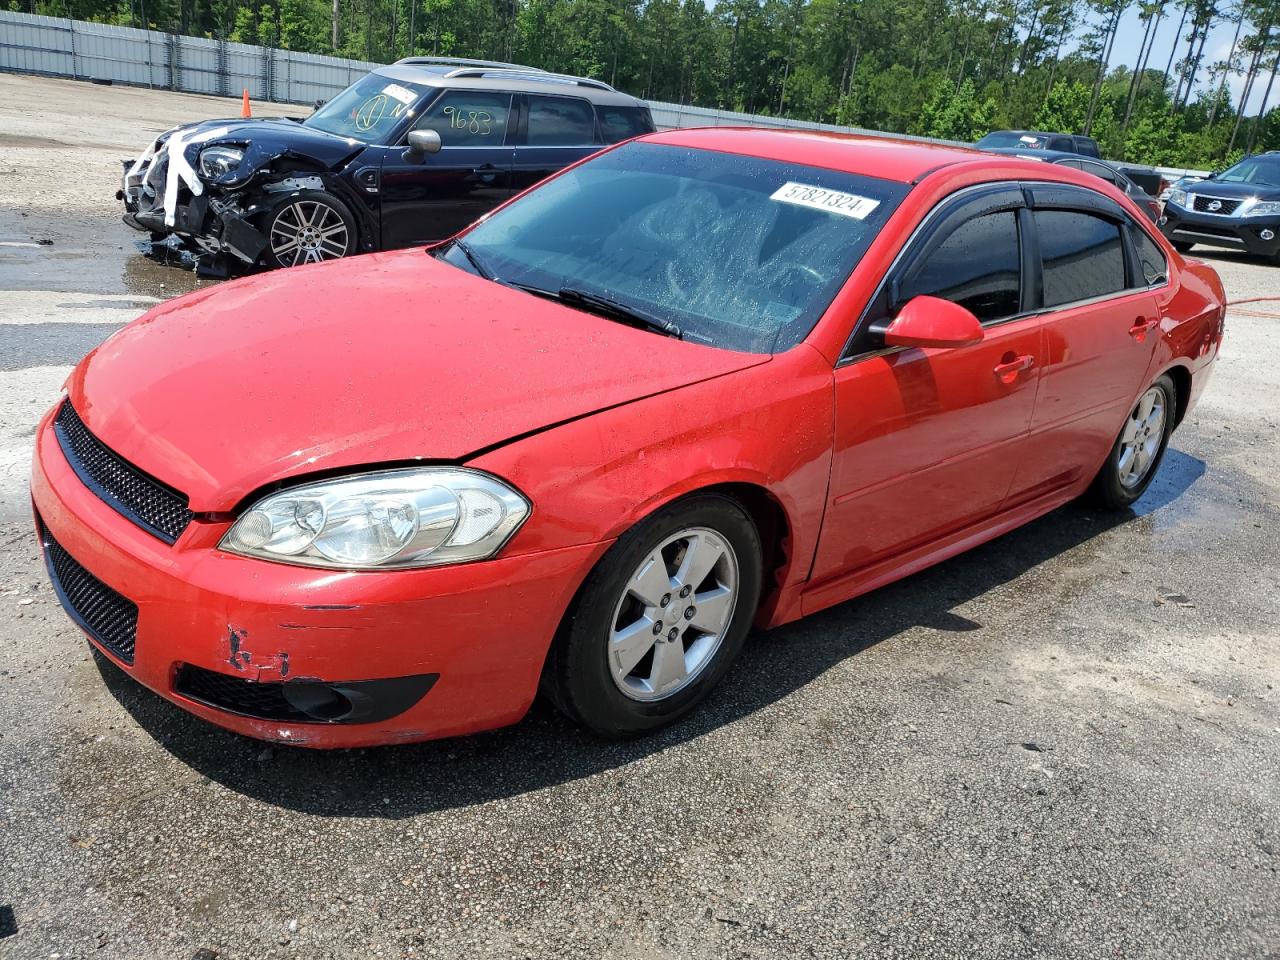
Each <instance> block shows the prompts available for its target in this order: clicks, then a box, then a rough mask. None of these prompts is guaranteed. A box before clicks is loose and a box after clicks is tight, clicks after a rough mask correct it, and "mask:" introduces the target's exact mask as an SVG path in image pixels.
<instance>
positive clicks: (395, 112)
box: [302, 73, 429, 143]
mask: <svg viewBox="0 0 1280 960" xmlns="http://www.w3.org/2000/svg"><path fill="white" fill-rule="evenodd" d="M428 89H429V88H427V87H422V86H419V85H418V84H416V83H408V82H407V81H404V80H392V79H391V78H390V77H384V76H381V75H379V74H377V73H371V74H369V75H368V76H367V77H364V78H362V79H360V80H357V81H356V82H355V83H353V84H352V85H351V86H349V87H347V89H345V90H343V91H342V92H341V93H340V94H338V95H337V96H336V97H334V98H333V99H332V100H330V101H329V102H328V103H326V104H325V105H324V106H323V107H321V108H320V109H319V110H317V111H316V112H315V113H313V114H312V115H311V116H309V117H307V119H306V120H303V121H302V123H303V126H307V127H315V128H316V129H317V130H323V131H325V132H326V133H336V134H337V135H338V136H340V137H351V138H353V139H356V140H363V141H364V142H365V143H385V142H386V138H387V136H388V134H390V133H391V131H392V130H393V129H394V128H395V126H396V124H398V123H399V122H400V120H401V119H402V118H404V117H405V116H412V115H413V113H414V107H415V105H417V104H418V103H419V102H421V100H422V98H423V96H425V95H426V93H427V90H428Z"/></svg>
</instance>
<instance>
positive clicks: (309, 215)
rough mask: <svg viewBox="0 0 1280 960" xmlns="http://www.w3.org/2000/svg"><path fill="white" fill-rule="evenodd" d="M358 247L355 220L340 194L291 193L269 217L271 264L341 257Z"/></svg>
mask: <svg viewBox="0 0 1280 960" xmlns="http://www.w3.org/2000/svg"><path fill="white" fill-rule="evenodd" d="M355 250H356V221H355V218H354V217H352V216H351V212H350V211H349V210H348V209H347V206H346V204H344V203H343V202H342V201H341V200H339V199H338V198H337V197H335V196H333V195H332V194H329V193H325V192H324V191H323V190H304V191H302V192H301V193H297V194H294V195H293V196H290V197H289V198H288V199H287V200H285V201H283V202H282V203H281V204H280V205H279V206H277V207H276V208H275V209H274V210H272V211H271V214H270V215H269V217H268V218H267V249H266V250H265V251H264V254H263V256H264V259H265V260H266V263H267V266H269V267H296V266H299V265H301V264H304V263H320V262H321V261H323V260H340V259H341V258H343V257H346V256H349V255H350V254H352V253H354V252H355Z"/></svg>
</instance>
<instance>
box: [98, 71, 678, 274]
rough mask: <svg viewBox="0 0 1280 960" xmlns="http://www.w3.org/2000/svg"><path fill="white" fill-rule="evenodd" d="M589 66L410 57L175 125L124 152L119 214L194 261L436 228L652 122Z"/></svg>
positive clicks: (410, 237)
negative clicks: (312, 108) (291, 109)
mask: <svg viewBox="0 0 1280 960" xmlns="http://www.w3.org/2000/svg"><path fill="white" fill-rule="evenodd" d="M653 129H654V125H653V118H652V116H651V115H650V113H649V108H648V106H647V105H646V104H645V103H644V101H642V100H637V99H636V98H634V97H631V96H627V95H626V94H623V93H619V92H617V91H616V90H614V89H613V88H612V87H611V86H609V85H608V84H606V83H603V82H601V81H599V80H591V79H588V78H586V77H575V76H568V75H564V74H554V73H548V72H546V71H543V70H538V69H536V68H533V67H524V66H520V65H518V64H508V63H496V62H492V61H476V60H462V59H456V58H440V57H411V58H408V59H406V60H401V61H399V62H398V63H395V64H393V65H391V66H386V67H380V68H378V69H377V70H374V71H373V72H372V73H370V74H368V75H367V76H365V77H363V78H361V79H360V80H358V81H356V82H355V83H353V84H352V85H351V86H350V87H348V88H347V89H346V90H344V91H342V93H340V94H338V95H337V96H335V97H334V98H333V99H332V100H330V101H328V102H327V103H325V104H323V105H321V106H320V107H319V108H318V109H317V110H316V112H315V113H313V114H312V115H311V116H310V117H307V118H306V119H304V120H301V121H299V120H296V119H292V118H272V119H243V120H241V119H234V120H208V121H203V122H200V123H195V124H190V125H187V126H181V127H175V128H174V129H172V130H169V131H167V132H166V133H164V134H162V135H161V136H160V137H159V138H158V139H157V140H156V141H155V142H153V143H151V144H149V145H148V146H147V148H146V149H145V150H144V151H143V152H142V154H141V155H140V156H139V157H137V158H136V159H134V160H129V161H125V173H124V183H123V186H122V189H121V191H120V192H119V194H118V197H119V198H120V199H121V200H123V201H124V206H125V214H124V219H125V222H126V223H128V224H129V225H130V226H132V227H135V228H136V229H138V230H142V231H145V232H148V233H150V234H151V238H152V240H153V241H168V240H169V238H171V237H172V238H176V243H177V244H178V245H179V246H180V247H182V248H184V249H186V250H187V251H189V252H190V253H192V254H194V255H195V256H196V257H197V261H196V262H197V266H198V268H200V269H202V271H203V272H206V273H214V274H222V273H225V272H226V269H227V267H228V266H229V265H236V264H239V265H242V266H244V267H264V268H271V267H288V266H296V265H298V264H302V263H312V262H318V261H322V260H336V259H340V258H342V257H345V256H349V255H351V254H354V253H361V252H365V251H372V250H388V249H393V248H396V247H406V246H413V245H416V244H427V243H432V242H434V241H437V240H442V239H444V238H446V237H449V236H451V235H453V234H454V233H456V232H457V231H458V230H460V229H461V228H462V227H465V226H466V225H467V224H469V223H471V222H472V221H474V220H476V219H477V218H478V217H480V216H482V215H483V214H485V213H487V212H488V211H490V210H492V209H493V208H494V207H496V206H498V204H500V203H502V202H503V201H505V200H507V199H508V198H510V197H512V196H514V195H515V194H516V193H518V192H520V191H521V190H524V189H525V188H526V187H530V186H532V185H533V184H535V183H537V182H539V181H540V180H542V179H544V178H546V177H547V176H549V175H550V174H552V173H555V172H556V171H557V170H560V169H561V168H563V167H565V166H567V165H569V164H570V163H573V162H575V161H577V160H580V159H582V158H583V157H586V156H588V155H590V154H591V153H594V152H595V151H596V150H598V149H600V148H601V147H602V146H605V145H607V144H612V143H618V142H619V141H622V140H626V139H629V138H631V137H634V136H638V135H640V134H644V133H649V132H652V131H653Z"/></svg>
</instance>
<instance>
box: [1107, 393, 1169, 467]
mask: <svg viewBox="0 0 1280 960" xmlns="http://www.w3.org/2000/svg"><path fill="white" fill-rule="evenodd" d="M1165 415H1166V411H1165V399H1164V391H1163V390H1161V389H1160V388H1159V387H1152V388H1151V389H1150V390H1148V391H1147V392H1146V393H1144V394H1143V395H1142V399H1141V400H1139V401H1138V405H1137V406H1136V407H1135V408H1134V410H1133V413H1131V414H1130V415H1129V420H1128V422H1126V423H1125V425H1124V431H1123V432H1122V433H1121V434H1120V457H1119V459H1118V460H1117V461H1116V470H1117V472H1118V473H1119V475H1120V485H1121V486H1122V487H1125V488H1126V489H1132V488H1133V487H1136V486H1137V485H1138V484H1140V483H1141V482H1142V481H1143V480H1144V479H1146V476H1147V474H1148V473H1150V472H1151V465H1152V464H1153V463H1155V461H1156V456H1157V455H1158V454H1159V453H1160V445H1161V444H1162V443H1163V442H1164V421H1165Z"/></svg>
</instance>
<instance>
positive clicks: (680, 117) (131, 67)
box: [0, 10, 1197, 176]
mask: <svg viewBox="0 0 1280 960" xmlns="http://www.w3.org/2000/svg"><path fill="white" fill-rule="evenodd" d="M376 66H379V64H376V63H369V62H366V61H363V60H343V59H340V58H338V57H325V56H321V55H319V54H315V53H296V52H294V51H292V50H277V49H275V48H273V47H257V46H250V45H249V44H245V43H232V42H231V41H229V40H207V39H205V38H203V37H187V36H181V35H179V34H176V33H162V32H160V31H158V30H138V29H135V28H133V27H114V26H109V25H107V24H102V23H89V22H86V21H83V20H67V19H63V18H61V17H40V16H35V15H33V14H28V13H16V12H12V11H7V10H0V70H3V71H9V72H13V73H34V74H43V75H45V76H52V77H72V78H74V79H77V80H97V81H102V82H105V81H110V82H111V83H124V84H130V85H133V86H141V87H152V88H158V89H164V90H177V91H181V92H183V93H206V94H214V95H218V96H224V97H226V96H238V95H239V94H240V92H241V91H242V90H248V91H249V96H250V97H252V98H253V99H255V100H266V101H273V102H276V103H313V102H315V101H316V100H327V99H329V98H330V97H332V96H333V95H334V94H336V93H338V92H339V91H341V90H343V89H345V88H346V87H347V86H349V85H350V84H351V83H352V82H353V81H355V80H357V79H358V78H360V77H361V76H363V75H364V74H365V73H367V72H368V71H369V70H371V69H373V68H374V67H376ZM649 107H650V109H651V110H652V112H653V121H654V123H655V124H656V125H657V127H658V129H660V130H668V129H671V128H674V127H724V126H752V127H782V128H788V129H795V130H830V131H835V132H838V133H859V134H864V135H867V136H881V137H882V136H893V137H895V138H898V139H907V140H918V141H923V142H929V143H948V144H953V145H957V146H967V144H954V142H953V141H948V140H931V139H929V138H927V137H911V136H907V135H905V134H885V133H882V132H881V131H878V130H863V129H860V128H858V127H841V126H836V125H834V124H830V123H814V122H812V121H807V120H790V119H788V118H786V117H765V116H759V115H757V114H750V113H734V112H733V111H731V110H715V109H712V108H709V107H691V106H685V105H682V104H678V103H659V102H657V101H650V103H649ZM1128 166H1134V167H1136V168H1137V169H1147V170H1155V171H1157V172H1159V173H1161V174H1165V175H1176V176H1181V175H1182V174H1183V173H1193V174H1194V173H1197V171H1184V170H1175V169H1172V168H1166V167H1154V168H1153V167H1141V166H1139V165H1137V164H1132V165H1128Z"/></svg>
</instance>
